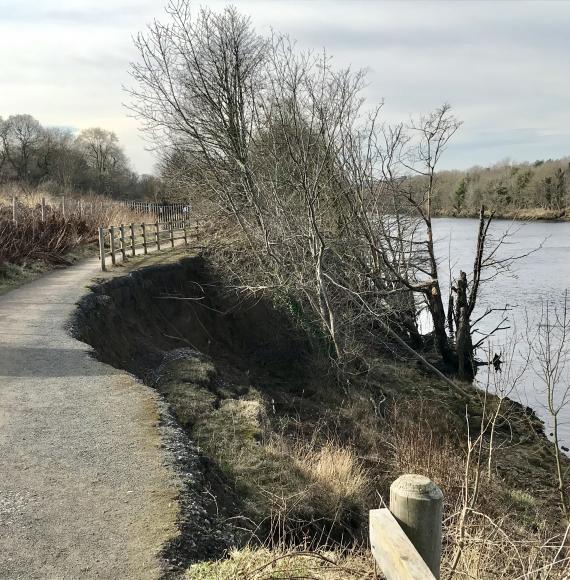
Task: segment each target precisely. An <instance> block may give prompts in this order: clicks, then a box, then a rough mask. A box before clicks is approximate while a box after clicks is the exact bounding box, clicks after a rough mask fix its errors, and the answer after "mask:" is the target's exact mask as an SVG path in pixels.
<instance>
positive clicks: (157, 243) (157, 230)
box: [154, 221, 160, 251]
mask: <svg viewBox="0 0 570 580" xmlns="http://www.w3.org/2000/svg"><path fill="white" fill-rule="evenodd" d="M154 225H155V226H156V249H157V250H158V251H160V222H159V221H157V222H156V223H155V224H154Z"/></svg>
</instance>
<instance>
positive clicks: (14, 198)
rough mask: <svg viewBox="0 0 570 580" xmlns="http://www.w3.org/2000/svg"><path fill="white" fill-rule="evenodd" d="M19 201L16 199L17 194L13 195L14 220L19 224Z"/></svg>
mask: <svg viewBox="0 0 570 580" xmlns="http://www.w3.org/2000/svg"><path fill="white" fill-rule="evenodd" d="M17 207H18V202H17V201H16V196H13V197H12V221H13V222H14V223H15V224H17V223H18V210H17Z"/></svg>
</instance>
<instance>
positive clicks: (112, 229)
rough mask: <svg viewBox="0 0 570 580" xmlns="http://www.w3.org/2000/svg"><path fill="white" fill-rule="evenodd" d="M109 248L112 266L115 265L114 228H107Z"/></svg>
mask: <svg viewBox="0 0 570 580" xmlns="http://www.w3.org/2000/svg"><path fill="white" fill-rule="evenodd" d="M109 246H110V248H111V264H113V266H114V265H115V263H116V258H115V226H110V227H109Z"/></svg>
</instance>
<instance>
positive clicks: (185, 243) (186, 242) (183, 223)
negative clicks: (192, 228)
mask: <svg viewBox="0 0 570 580" xmlns="http://www.w3.org/2000/svg"><path fill="white" fill-rule="evenodd" d="M182 229H183V230H184V245H185V246H187V245H188V233H187V232H186V220H182Z"/></svg>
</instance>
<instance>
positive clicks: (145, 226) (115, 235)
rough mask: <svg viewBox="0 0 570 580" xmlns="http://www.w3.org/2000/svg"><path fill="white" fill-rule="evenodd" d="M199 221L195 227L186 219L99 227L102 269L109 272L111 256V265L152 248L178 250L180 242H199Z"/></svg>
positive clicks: (145, 252) (195, 223)
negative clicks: (176, 246) (118, 257)
mask: <svg viewBox="0 0 570 580" xmlns="http://www.w3.org/2000/svg"><path fill="white" fill-rule="evenodd" d="M198 235H199V222H197V221H196V222H194V225H191V224H190V222H189V221H186V220H172V221H156V222H153V223H141V224H135V223H131V224H121V225H120V226H109V227H107V228H105V227H102V226H101V227H100V228H99V258H100V260H101V270H102V271H103V272H105V271H106V270H107V264H106V258H107V256H111V264H112V265H113V266H114V265H115V264H116V263H117V256H121V258H122V259H123V261H125V260H126V259H127V257H128V256H136V254H137V250H140V249H142V253H143V254H148V251H149V249H150V248H155V249H156V250H161V249H163V248H165V247H170V248H174V246H175V245H176V242H177V241H179V240H183V241H184V244H185V245H188V243H189V239H190V238H194V239H195V240H197V239H198Z"/></svg>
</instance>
